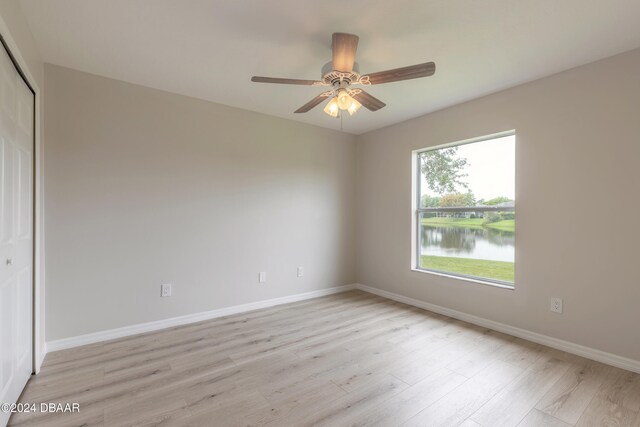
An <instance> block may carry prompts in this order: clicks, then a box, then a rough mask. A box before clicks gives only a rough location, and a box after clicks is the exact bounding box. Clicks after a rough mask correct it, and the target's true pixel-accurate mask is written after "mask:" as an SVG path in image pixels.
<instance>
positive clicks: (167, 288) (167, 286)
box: [160, 283, 171, 297]
mask: <svg viewBox="0 0 640 427" xmlns="http://www.w3.org/2000/svg"><path fill="white" fill-rule="evenodd" d="M160 296H161V297H170V296H171V283H163V284H162V285H160Z"/></svg>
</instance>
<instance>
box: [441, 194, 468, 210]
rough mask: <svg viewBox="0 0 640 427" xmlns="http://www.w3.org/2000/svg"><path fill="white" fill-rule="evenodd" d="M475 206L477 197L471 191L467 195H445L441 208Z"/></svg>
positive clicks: (442, 198)
mask: <svg viewBox="0 0 640 427" xmlns="http://www.w3.org/2000/svg"><path fill="white" fill-rule="evenodd" d="M474 204H475V197H474V196H473V193H472V192H471V191H469V192H468V193H466V194H462V193H451V194H445V195H444V196H442V197H441V198H440V206H441V207H443V208H457V207H461V206H473V205H474Z"/></svg>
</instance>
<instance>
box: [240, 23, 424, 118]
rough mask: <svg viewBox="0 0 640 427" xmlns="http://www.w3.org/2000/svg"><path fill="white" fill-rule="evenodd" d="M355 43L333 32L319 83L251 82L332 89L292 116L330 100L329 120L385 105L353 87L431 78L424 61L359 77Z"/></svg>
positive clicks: (354, 39) (273, 79)
mask: <svg viewBox="0 0 640 427" xmlns="http://www.w3.org/2000/svg"><path fill="white" fill-rule="evenodd" d="M358 40H359V37H358V36H356V35H353V34H346V33H333V35H332V43H331V50H332V51H333V60H332V61H331V62H328V63H326V64H325V65H324V66H323V67H322V78H321V79H320V80H301V79H282V78H276V77H261V76H253V77H251V81H252V82H257V83H279V84H289V85H304V86H331V88H332V89H331V90H328V91H325V92H322V93H321V94H320V95H318V96H316V97H315V98H313V99H312V100H311V101H309V102H307V103H306V104H304V105H303V106H302V107H300V108H298V109H297V110H296V111H295V113H306V112H307V111H310V110H311V109H312V108H314V107H316V106H317V105H318V104H320V103H322V102H323V101H324V100H326V99H330V101H329V102H328V103H327V105H326V106H325V108H324V112H325V113H327V114H328V115H330V116H331V117H338V114H339V112H340V110H346V111H347V112H348V113H349V115H353V114H355V112H356V111H358V109H359V108H360V107H361V106H362V105H364V106H365V108H367V109H368V110H370V111H377V110H379V109H381V108H382V107H384V106H385V105H386V104H385V103H384V102H382V101H380V100H379V99H377V98H375V97H374V96H371V95H369V94H368V93H367V92H365V91H364V90H362V89H360V88H352V87H351V86H352V85H362V86H370V85H379V84H382V83H391V82H397V81H401V80H410V79H417V78H419V77H428V76H431V75H433V73H435V71H436V64H434V63H433V62H425V63H424V64H417V65H410V66H408V67H402V68H395V69H393V70H387V71H379V72H377V73H371V74H360V70H359V68H358V64H357V63H356V62H355V58H356V49H357V48H358Z"/></svg>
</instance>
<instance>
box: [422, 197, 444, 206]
mask: <svg viewBox="0 0 640 427" xmlns="http://www.w3.org/2000/svg"><path fill="white" fill-rule="evenodd" d="M438 206H440V197H431V196H429V195H428V194H423V195H422V197H421V198H420V207H421V208H437V207H438Z"/></svg>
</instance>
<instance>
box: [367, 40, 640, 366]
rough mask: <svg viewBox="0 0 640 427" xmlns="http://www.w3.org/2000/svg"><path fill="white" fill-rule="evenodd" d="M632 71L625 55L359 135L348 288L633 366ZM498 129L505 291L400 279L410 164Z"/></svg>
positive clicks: (635, 159)
mask: <svg viewBox="0 0 640 427" xmlns="http://www.w3.org/2000/svg"><path fill="white" fill-rule="evenodd" d="M440 72H446V71H445V70H441V71H440ZM639 72H640V50H636V51H633V52H629V53H626V54H623V55H619V56H616V57H612V58H610V59H607V60H604V61H600V62H597V63H594V64H590V65H586V66H583V67H580V68H576V69H574V70H570V71H567V72H564V73H561V74H558V75H555V76H552V77H549V78H546V79H542V80H538V81H535V82H532V83H529V84H525V85H523V86H519V87H516V88H514V89H510V90H507V91H504V92H500V93H497V94H494V95H491V96H487V97H484V98H481V99H477V100H474V101H471V102H468V103H465V104H461V105H458V106H455V107H452V108H449V109H446V110H442V111H439V112H436V113H433V114H429V115H426V116H423V117H419V118H416V119H413V120H410V121H407V122H404V123H401V124H398V125H395V126H391V127H388V128H385V129H382V130H379V131H375V132H371V133H368V134H365V135H362V136H360V137H359V138H358V144H357V146H358V148H357V159H358V163H357V188H356V189H357V195H358V221H357V236H358V237H357V246H356V253H357V278H358V282H360V283H363V284H365V285H369V286H373V287H376V288H380V289H383V290H387V291H391V292H397V293H399V294H402V295H405V296H409V297H413V298H417V299H420V300H424V301H427V302H430V303H434V304H438V305H441V306H445V307H448V308H452V309H455V310H459V311H462V312H465V313H470V314H474V315H477V316H481V317H484V318H487V319H491V320H495V321H498V322H503V323H507V324H509V325H513V326H517V327H521V328H525V329H528V330H531V331H534V332H539V333H542V334H546V335H550V336H553V337H557V338H560V339H564V340H568V341H572V342H575V343H578V344H582V345H586V346H589V347H594V348H596V349H600V350H604V351H608V352H612V353H615V354H618V355H621V356H626V357H629V358H633V359H635V360H640V340H639V339H637V338H635V337H637V328H638V325H639V324H640V280H639V279H638V277H639V273H638V271H639V269H638V264H637V262H638V261H637V259H638V254H639V253H640V252H639V249H638V248H639V245H640V227H639V226H638V225H637V224H636V222H637V218H638V215H639V212H640V198H639V195H640V173H639V172H638V171H639V167H640V166H639V165H640V163H639V162H640V79H639ZM425 96H429V94H425ZM509 129H515V130H516V134H517V142H516V146H517V148H516V150H517V152H516V175H517V177H516V181H517V182H516V199H517V218H518V220H517V230H516V288H515V290H513V291H512V290H505V289H500V288H497V287H492V286H487V285H480V284H474V283H469V282H465V281H460V280H456V279H451V278H445V277H438V276H435V275H430V274H426V273H421V272H413V271H411V269H410V259H411V252H410V251H411V241H412V235H411V215H412V213H411V197H412V195H411V179H412V177H411V151H412V150H414V149H418V148H423V147H429V146H436V145H439V144H443V143H449V142H454V141H458V140H463V139H467V138H472V137H477V136H482V135H487V134H492V133H496V132H499V131H505V130H509ZM552 296H557V297H561V298H564V314H562V315H558V314H554V313H551V312H550V311H549V299H550V298H551V297H552Z"/></svg>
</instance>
